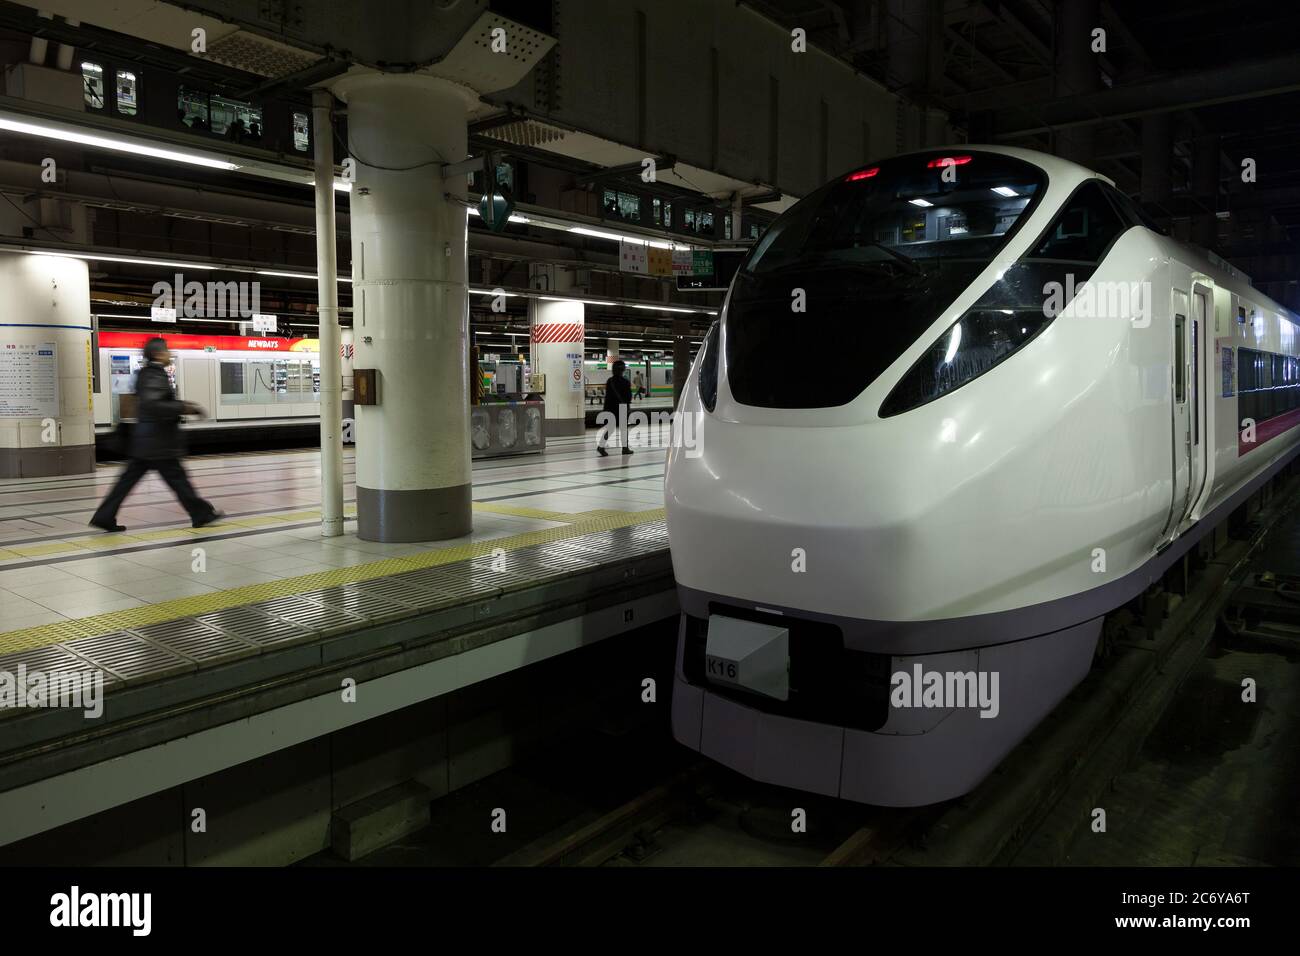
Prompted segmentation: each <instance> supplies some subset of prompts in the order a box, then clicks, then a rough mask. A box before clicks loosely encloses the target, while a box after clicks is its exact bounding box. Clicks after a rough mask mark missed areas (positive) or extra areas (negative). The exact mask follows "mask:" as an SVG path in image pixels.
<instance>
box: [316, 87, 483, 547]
mask: <svg viewBox="0 0 1300 956" xmlns="http://www.w3.org/2000/svg"><path fill="white" fill-rule="evenodd" d="M335 92H336V93H337V94H338V96H339V97H340V98H341V99H343V100H344V101H346V102H347V104H348V135H349V149H350V152H351V155H352V159H354V160H355V161H356V171H357V174H356V181H355V182H354V183H353V186H352V192H351V194H350V206H351V231H352V277H353V278H352V296H353V313H352V316H353V332H354V335H355V336H356V357H355V361H356V368H357V369H375V370H377V374H376V378H377V384H376V401H377V403H378V404H375V405H359V406H357V407H356V413H357V420H356V447H357V453H356V460H357V534H358V535H359V536H360V537H361V538H364V539H366V540H369V541H433V540H440V539H445V538H458V537H461V536H463V535H467V534H469V532H470V530H471V528H472V524H473V518H472V511H471V496H470V495H471V487H470V444H469V374H468V368H467V365H468V363H467V361H466V355H468V352H469V305H468V298H467V276H466V273H465V268H466V238H467V213H466V210H465V207H464V206H463V205H461V204H460V203H458V202H454V201H452V199H450V198H448V196H447V195H445V194H447V193H450V194H452V195H455V196H463V194H464V179H463V178H457V179H454V180H447V181H444V180H443V176H442V169H441V166H442V164H443V163H454V162H459V161H461V160H463V159H464V158H465V155H466V138H467V133H466V116H467V106H468V99H467V91H466V90H465V89H464V88H462V87H458V86H455V85H454V84H452V83H450V82H448V81H446V80H441V79H437V78H435V77H430V76H424V75H417V74H400V75H384V74H362V75H356V76H348V77H345V78H344V79H342V80H340V81H339V82H338V84H337V85H336V87H335Z"/></svg>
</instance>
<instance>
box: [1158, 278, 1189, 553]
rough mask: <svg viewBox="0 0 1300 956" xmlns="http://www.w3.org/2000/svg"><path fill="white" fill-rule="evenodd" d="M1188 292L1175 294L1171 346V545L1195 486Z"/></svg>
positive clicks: (1163, 539)
mask: <svg viewBox="0 0 1300 956" xmlns="http://www.w3.org/2000/svg"><path fill="white" fill-rule="evenodd" d="M1189 311H1190V310H1189V309H1188V299H1187V293H1186V292H1180V291H1178V290H1177V289H1175V290H1174V293H1173V309H1172V312H1173V319H1174V320H1173V323H1172V333H1173V342H1172V343H1170V344H1171V348H1170V356H1171V361H1170V365H1171V368H1170V373H1171V374H1170V387H1171V394H1170V398H1171V402H1170V405H1171V416H1170V428H1171V432H1172V434H1171V436H1170V437H1171V441H1170V457H1171V461H1170V465H1171V467H1172V469H1173V494H1172V495H1171V497H1170V501H1169V514H1168V516H1167V518H1166V520H1165V530H1164V533H1163V534H1162V535H1161V541H1160V546H1161V547H1163V546H1164V545H1166V544H1168V543H1169V542H1170V541H1172V540H1173V539H1174V538H1175V537H1176V536H1177V534H1178V528H1179V526H1180V525H1181V524H1182V523H1183V517H1184V516H1185V515H1186V514H1187V508H1188V500H1189V498H1190V496H1191V487H1192V467H1191V465H1192V402H1191V401H1190V396H1191V379H1192V375H1191V366H1192V358H1191V355H1192V323H1191V322H1190V321H1189V320H1188V312H1189Z"/></svg>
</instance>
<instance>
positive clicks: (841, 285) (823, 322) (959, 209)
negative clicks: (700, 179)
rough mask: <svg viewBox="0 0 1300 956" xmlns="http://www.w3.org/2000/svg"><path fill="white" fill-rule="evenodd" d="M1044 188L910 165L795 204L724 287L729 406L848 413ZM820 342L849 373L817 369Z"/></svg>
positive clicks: (1006, 161)
mask: <svg viewBox="0 0 1300 956" xmlns="http://www.w3.org/2000/svg"><path fill="white" fill-rule="evenodd" d="M1046 185H1047V177H1046V174H1045V173H1044V172H1043V171H1042V170H1041V169H1039V168H1038V167H1036V166H1034V165H1032V164H1030V163H1027V162H1024V161H1022V160H1019V159H1014V158H1012V157H1009V156H1003V155H1000V154H996V153H981V152H979V151H977V150H973V151H970V152H957V153H952V152H948V153H931V154H914V155H910V156H902V157H898V158H896V159H890V160H886V161H884V162H881V163H876V164H872V165H869V166H864V167H862V168H860V169H857V170H854V171H852V172H850V173H847V174H845V175H843V176H840V177H838V178H837V179H836V180H834V181H832V182H831V183H828V184H827V185H825V186H823V187H822V188H821V189H819V190H817V191H816V192H814V193H812V194H811V195H810V196H808V197H807V198H805V199H804V200H802V201H800V202H799V203H797V204H796V205H795V206H793V207H792V208H791V209H790V210H789V211H788V212H786V213H785V214H784V215H782V216H781V217H780V218H779V219H777V220H776V222H774V223H773V224H772V225H771V226H770V227H769V228H768V230H767V232H766V233H764V235H763V238H762V239H761V240H760V241H759V243H758V244H757V245H756V246H755V247H754V250H753V251H752V252H751V253H750V255H749V257H748V259H747V260H746V261H745V263H744V265H743V266H742V267H741V270H740V271H739V272H738V273H737V275H736V281H735V284H734V285H733V286H732V289H731V297H730V303H729V305H728V312H727V320H726V321H727V329H728V335H727V336H726V341H727V348H726V351H727V377H728V382H729V384H730V386H731V392H732V395H733V396H734V397H735V398H736V400H737V401H739V402H741V403H742V404H745V405H755V406H760V407H767V408H826V407H831V406H835V405H843V404H845V403H847V402H850V401H852V400H853V399H854V398H855V397H857V395H858V394H860V393H861V392H862V390H863V389H864V388H866V387H867V386H868V385H869V384H871V382H872V381H874V380H875V378H876V377H877V376H878V375H880V373H881V372H883V371H884V370H885V369H886V368H888V367H889V365H890V364H891V363H893V361H894V360H895V359H897V358H898V356H899V355H901V354H902V353H903V352H904V351H905V350H906V349H907V348H908V346H910V345H911V344H912V343H913V342H915V341H916V338H917V336H918V335H920V334H921V333H922V332H924V330H925V329H927V328H928V327H929V326H930V324H931V323H933V322H934V320H935V319H936V318H938V317H939V315H940V314H941V313H942V312H943V310H944V309H946V308H947V307H948V306H950V305H951V304H952V303H953V301H954V300H955V299H956V298H957V296H958V295H960V294H961V292H962V290H964V289H965V288H966V287H967V286H969V285H970V283H971V282H972V281H973V280H974V279H975V277H976V276H978V275H979V274H980V272H982V271H983V270H984V268H985V267H986V266H987V265H988V264H989V262H991V261H992V259H993V257H994V256H995V255H996V254H997V252H998V251H999V250H1000V249H1001V248H1002V247H1003V246H1004V245H1005V244H1006V243H1007V241H1008V239H1009V238H1010V237H1011V235H1012V233H1013V232H1014V231H1015V230H1016V228H1017V227H1018V226H1019V224H1020V223H1022V222H1023V221H1024V220H1025V219H1026V218H1027V216H1028V212H1029V210H1030V209H1032V208H1033V206H1034V204H1035V203H1036V201H1037V199H1038V197H1039V196H1040V195H1042V193H1043V191H1044V190H1045V188H1046ZM805 320H806V321H805ZM828 342H832V343H834V351H835V353H836V354H839V355H848V356H852V357H853V358H852V360H851V361H848V362H845V363H843V364H841V365H838V366H837V367H836V368H835V369H834V370H833V371H832V370H826V369H824V366H825V363H826V356H825V348H826V343H828ZM817 369H823V371H822V372H818V373H817V374H811V373H812V371H813V370H817ZM804 372H807V373H809V374H803V373H804Z"/></svg>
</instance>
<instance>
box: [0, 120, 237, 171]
mask: <svg viewBox="0 0 1300 956" xmlns="http://www.w3.org/2000/svg"><path fill="white" fill-rule="evenodd" d="M0 129H4V130H8V131H9V132H11V133H23V134H25V135H27V136H41V137H44V138H45V139H57V140H60V141H62V142H65V143H77V144H79V145H81V146H94V147H97V148H99V149H112V150H116V151H117V152H119V153H130V154H131V155H133V156H147V157H149V158H150V159H163V160H167V161H169V162H173V163H189V164H190V165H192V166H206V167H208V168H209V169H225V170H234V169H239V166H238V164H236V163H230V162H227V161H225V160H224V159H211V158H209V157H207V156H199V155H196V154H194V153H182V152H179V151H177V150H174V149H159V148H158V147H156V146H145V145H144V144H143V143H136V142H133V141H131V140H125V139H114V138H110V137H107V136H94V135H92V134H90V133H81V132H77V131H76V130H74V129H70V128H68V127H62V126H57V127H56V126H43V125H41V124H40V123H25V122H22V121H19V120H14V119H7V118H5V117H0Z"/></svg>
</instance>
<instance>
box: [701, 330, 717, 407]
mask: <svg viewBox="0 0 1300 956" xmlns="http://www.w3.org/2000/svg"><path fill="white" fill-rule="evenodd" d="M720 321H721V320H719V321H715V322H714V323H713V326H712V327H711V328H710V329H709V332H708V334H707V335H706V336H704V346H703V348H702V350H701V353H700V358H699V362H700V372H699V381H700V401H701V402H703V403H704V407H705V408H706V409H707V410H708V411H713V409H714V406H716V405H717V404H718V329H719V326H720Z"/></svg>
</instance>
